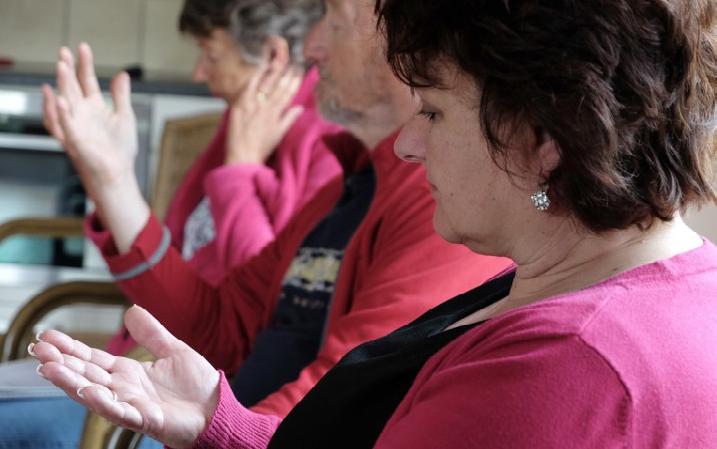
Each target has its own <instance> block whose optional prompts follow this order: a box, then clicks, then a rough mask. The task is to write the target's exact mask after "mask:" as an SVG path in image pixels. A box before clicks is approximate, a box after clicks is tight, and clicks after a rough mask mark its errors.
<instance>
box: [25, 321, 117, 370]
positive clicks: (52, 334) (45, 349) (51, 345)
mask: <svg viewBox="0 0 717 449" xmlns="http://www.w3.org/2000/svg"><path fill="white" fill-rule="evenodd" d="M38 340H39V341H38V343H37V344H36V345H34V347H33V352H34V353H35V354H36V357H37V358H38V359H40V361H43V362H44V361H56V362H62V361H63V360H64V356H72V357H75V358H77V359H79V360H81V361H84V362H90V363H93V364H95V365H97V366H98V367H99V368H101V369H103V370H105V371H109V372H111V371H112V368H113V367H114V364H115V363H116V361H117V357H115V356H113V355H111V354H108V353H107V352H105V351H102V350H100V349H96V348H90V347H89V346H87V345H86V344H84V343H82V342H81V341H78V340H75V339H73V338H71V337H70V336H68V335H66V334H63V333H62V332H59V331H56V330H47V331H44V332H42V333H40V334H39V335H38ZM58 354H60V356H61V357H62V360H58Z"/></svg>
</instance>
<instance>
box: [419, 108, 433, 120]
mask: <svg viewBox="0 0 717 449" xmlns="http://www.w3.org/2000/svg"><path fill="white" fill-rule="evenodd" d="M418 115H419V116H421V117H424V118H425V119H426V120H428V121H429V122H432V121H434V120H435V119H436V113H435V112H431V111H424V110H421V111H418Z"/></svg>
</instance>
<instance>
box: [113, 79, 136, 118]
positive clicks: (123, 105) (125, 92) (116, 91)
mask: <svg viewBox="0 0 717 449" xmlns="http://www.w3.org/2000/svg"><path fill="white" fill-rule="evenodd" d="M110 91H111V92H112V101H113V102H114V105H115V111H117V113H119V114H127V113H131V112H132V99H131V96H132V88H131V83H130V79H129V75H127V73H126V72H122V73H119V74H118V75H117V76H115V77H114V78H112V82H111V83H110Z"/></svg>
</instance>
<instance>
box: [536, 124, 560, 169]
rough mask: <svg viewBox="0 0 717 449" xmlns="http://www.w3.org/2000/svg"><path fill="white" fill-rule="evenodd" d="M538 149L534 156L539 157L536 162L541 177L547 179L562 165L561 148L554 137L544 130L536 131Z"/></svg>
mask: <svg viewBox="0 0 717 449" xmlns="http://www.w3.org/2000/svg"><path fill="white" fill-rule="evenodd" d="M535 134H536V138H537V139H536V142H535V145H536V147H535V148H534V151H533V152H532V153H533V154H535V155H537V161H536V162H535V163H536V165H537V168H538V172H539V173H540V174H541V177H543V178H547V177H548V176H549V175H550V173H552V171H553V170H555V167H557V166H558V164H559V163H560V148H559V147H558V143H557V142H556V141H555V139H553V136H551V135H550V134H548V132H547V131H545V130H544V129H538V130H536V133H535Z"/></svg>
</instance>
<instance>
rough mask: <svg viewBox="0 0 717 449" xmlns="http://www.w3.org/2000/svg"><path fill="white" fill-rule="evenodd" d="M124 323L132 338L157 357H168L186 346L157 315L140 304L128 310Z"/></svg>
mask: <svg viewBox="0 0 717 449" xmlns="http://www.w3.org/2000/svg"><path fill="white" fill-rule="evenodd" d="M124 323H125V326H127V330H129V333H130V335H131V336H132V338H134V339H135V341H136V342H137V343H139V344H140V346H142V347H144V348H146V349H147V350H148V351H149V352H150V353H151V354H152V355H153V356H155V357H157V358H160V359H163V358H167V357H169V356H171V355H172V354H174V353H175V352H176V351H178V350H180V349H181V348H183V347H184V345H183V344H182V343H181V342H180V341H179V340H177V338H175V337H174V335H172V334H170V333H169V331H168V330H167V328H165V327H164V326H162V324H161V323H160V322H159V321H157V319H156V318H155V317H153V316H152V315H151V314H150V313H149V312H147V311H146V310H145V309H143V308H141V307H139V306H132V307H130V308H129V310H127V312H126V313H125V315H124Z"/></svg>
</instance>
